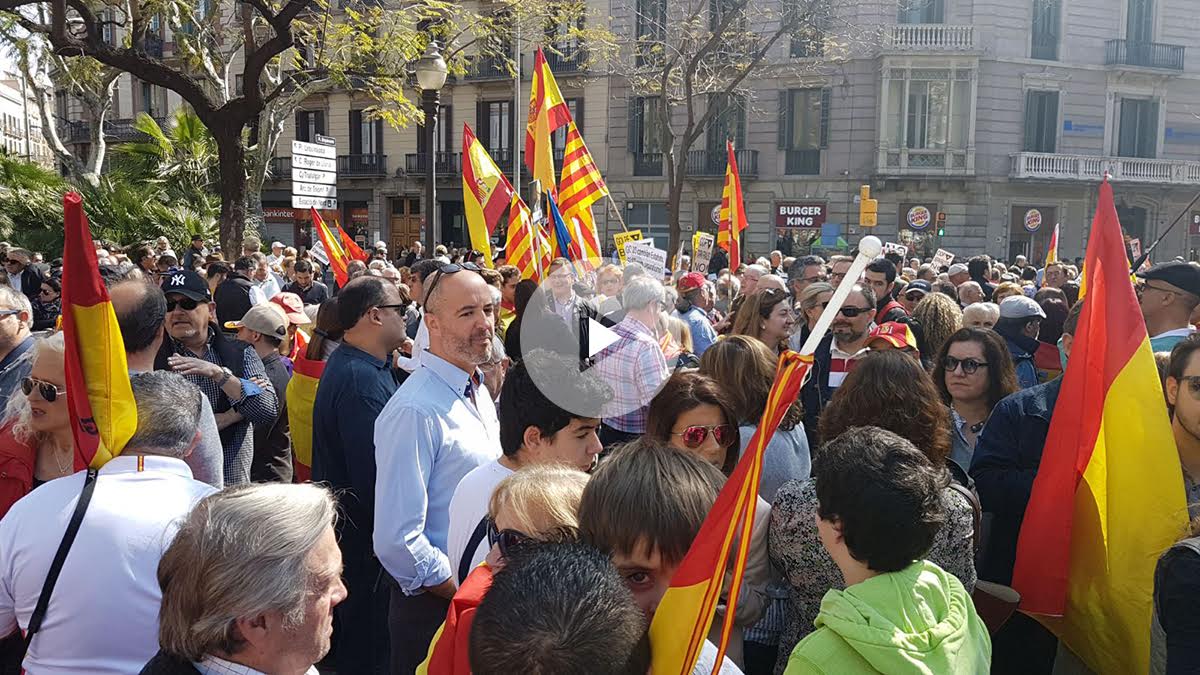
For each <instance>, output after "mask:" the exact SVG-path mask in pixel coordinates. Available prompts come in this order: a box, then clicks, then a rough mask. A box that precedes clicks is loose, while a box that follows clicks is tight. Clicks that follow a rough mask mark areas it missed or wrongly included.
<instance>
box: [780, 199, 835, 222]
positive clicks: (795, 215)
mask: <svg viewBox="0 0 1200 675" xmlns="http://www.w3.org/2000/svg"><path fill="white" fill-rule="evenodd" d="M824 224H825V203H824V202H777V203H776V204H775V227H777V228H780V227H803V228H809V227H811V228H820V227H821V226H822V225H824Z"/></svg>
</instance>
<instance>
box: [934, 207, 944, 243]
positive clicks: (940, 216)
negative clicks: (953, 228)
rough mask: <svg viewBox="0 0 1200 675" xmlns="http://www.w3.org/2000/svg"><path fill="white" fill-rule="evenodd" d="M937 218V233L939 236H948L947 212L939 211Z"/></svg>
mask: <svg viewBox="0 0 1200 675" xmlns="http://www.w3.org/2000/svg"><path fill="white" fill-rule="evenodd" d="M936 220H937V233H938V235H937V236H939V237H944V236H946V212H945V211H938V212H937V219H936Z"/></svg>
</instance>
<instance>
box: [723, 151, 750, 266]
mask: <svg viewBox="0 0 1200 675" xmlns="http://www.w3.org/2000/svg"><path fill="white" fill-rule="evenodd" d="M725 150H726V152H728V153H729V163H728V164H727V165H726V166H725V189H724V190H723V191H722V192H721V224H720V226H719V227H718V228H717V246H720V247H721V248H723V249H725V250H726V251H727V252H728V253H729V273H730V274H732V273H734V272H737V269H738V266H739V265H741V264H742V247H741V243H740V241H739V240H740V239H741V237H742V230H744V229H746V204H745V202H743V201H742V178H741V176H740V175H739V174H738V166H737V157H736V156H735V154H734V152H733V141H725Z"/></svg>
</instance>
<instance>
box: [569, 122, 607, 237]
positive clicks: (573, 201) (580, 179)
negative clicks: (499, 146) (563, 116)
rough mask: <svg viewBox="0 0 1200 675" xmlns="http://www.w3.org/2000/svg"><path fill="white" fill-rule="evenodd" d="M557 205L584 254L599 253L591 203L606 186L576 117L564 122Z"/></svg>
mask: <svg viewBox="0 0 1200 675" xmlns="http://www.w3.org/2000/svg"><path fill="white" fill-rule="evenodd" d="M558 189H559V194H558V201H559V204H558V205H559V208H561V209H562V214H563V218H564V219H566V221H567V222H568V223H571V224H572V225H573V228H574V230H575V231H576V232H577V233H578V235H579V241H580V243H581V244H582V247H583V255H584V256H585V257H587V258H599V257H600V254H601V252H600V239H599V237H598V236H597V234H596V221H595V219H594V218H593V217H592V204H594V203H596V201H597V200H599V199H601V198H603V197H604V196H606V195H607V194H608V186H606V185H605V184H604V179H603V178H601V177H600V170H599V169H598V168H596V160H595V159H593V158H592V153H590V152H588V148H587V145H585V144H584V142H583V136H582V135H580V133H579V129H578V128H577V127H576V126H575V121H574V120H571V121H570V122H568V123H567V140H566V148H565V149H564V154H563V167H562V179H561V180H560V181H559V183H558Z"/></svg>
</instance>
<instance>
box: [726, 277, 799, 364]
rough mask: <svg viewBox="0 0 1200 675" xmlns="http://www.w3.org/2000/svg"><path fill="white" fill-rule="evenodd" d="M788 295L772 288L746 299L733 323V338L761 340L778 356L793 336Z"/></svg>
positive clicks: (731, 332)
mask: <svg viewBox="0 0 1200 675" xmlns="http://www.w3.org/2000/svg"><path fill="white" fill-rule="evenodd" d="M788 298H789V296H788V294H787V291H784V290H781V289H778V288H768V289H765V290H761V291H759V292H757V293H754V294H752V295H749V296H747V297H746V300H745V302H744V303H742V306H741V307H739V308H738V310H737V316H736V317H735V318H734V320H733V329H732V330H731V331H730V334H731V335H749V336H750V337H752V338H757V339H758V340H759V341H761V342H762V343H763V344H765V345H766V346H767V347H769V348H770V349H771V351H773V352H775V354H776V355H778V354H779V353H780V352H781V351H782V350H783V349H786V348H787V341H788V338H790V337H791V336H792V326H793V325H794V319H793V317H792V305H791V302H789V301H788Z"/></svg>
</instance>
